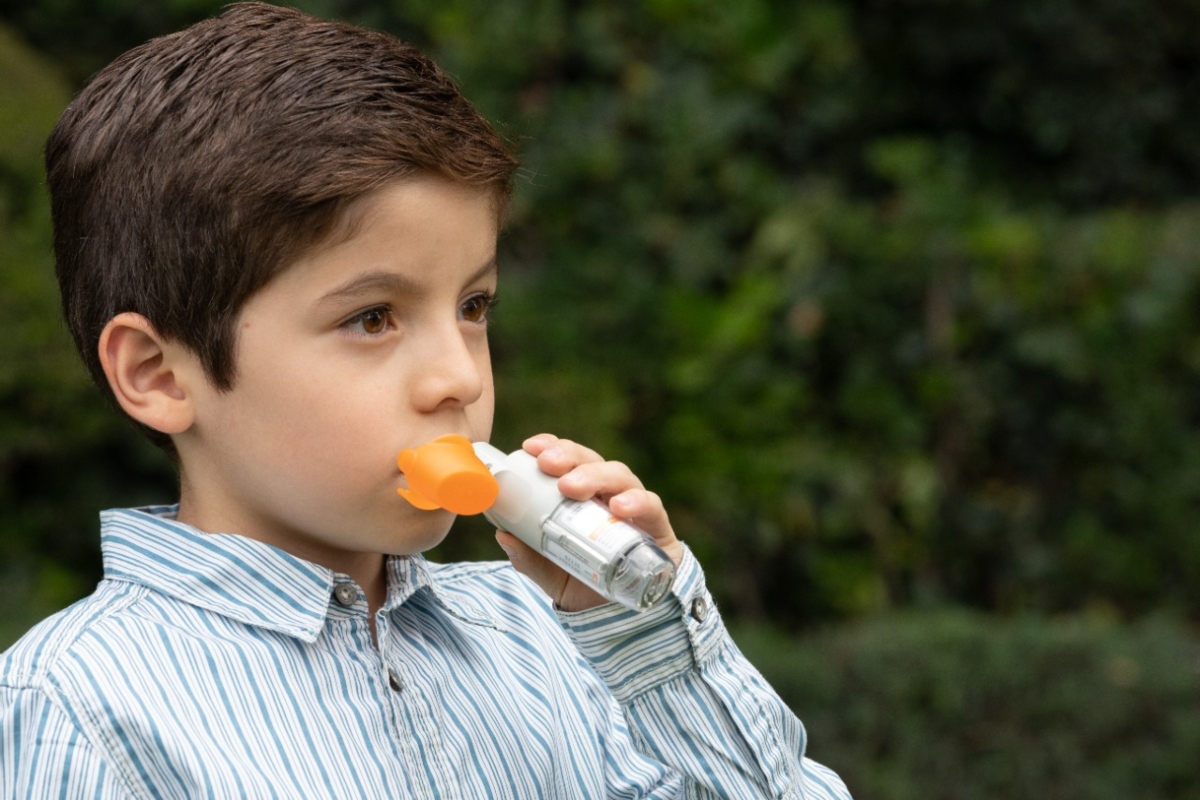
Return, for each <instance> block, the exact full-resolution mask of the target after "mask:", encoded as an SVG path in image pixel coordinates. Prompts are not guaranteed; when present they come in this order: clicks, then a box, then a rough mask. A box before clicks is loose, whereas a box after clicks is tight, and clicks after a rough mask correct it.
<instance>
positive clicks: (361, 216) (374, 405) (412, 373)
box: [175, 178, 498, 573]
mask: <svg viewBox="0 0 1200 800" xmlns="http://www.w3.org/2000/svg"><path fill="white" fill-rule="evenodd" d="M359 202H360V205H359V206H358V207H357V208H355V209H354V211H355V212H356V213H355V216H354V219H355V220H356V224H355V225H354V226H352V231H351V235H350V236H349V238H345V237H344V236H343V237H342V238H341V239H335V241H333V242H331V243H329V244H327V245H324V246H323V247H319V248H317V249H316V250H314V251H313V252H310V253H308V254H307V255H305V256H303V257H302V258H301V259H300V260H298V261H297V262H296V263H294V264H292V265H290V266H288V267H287V268H285V270H284V271H283V272H281V273H280V274H279V275H278V276H276V277H275V278H274V279H272V281H271V282H270V283H268V284H267V286H265V287H264V288H263V289H262V290H260V291H259V292H257V293H256V294H254V295H253V296H252V297H251V298H250V299H249V300H248V301H247V303H246V305H245V308H244V309H243V310H242V312H241V315H240V317H239V320H238V323H237V324H238V331H237V346H236V350H235V363H236V365H237V367H236V374H235V377H234V384H233V389H232V390H230V391H228V392H219V391H217V390H215V389H213V388H212V387H211V386H210V385H207V384H206V385H205V386H202V387H192V388H193V389H195V392H194V397H195V421H194V423H193V425H192V427H191V428H189V429H188V430H187V431H185V432H184V433H183V434H180V435H178V436H176V437H175V439H176V445H177V446H178V449H179V454H180V461H181V465H182V483H183V486H182V496H181V503H180V519H181V520H182V521H185V522H188V523H191V524H193V525H195V526H197V527H199V528H200V529H202V530H206V531H209V532H225V533H239V534H243V535H247V536H251V537H254V538H256V539H260V540H262V541H266V542H268V543H270V544H274V545H276V546H278V547H281V548H282V549H284V550H287V551H288V552H291V553H293V554H295V555H298V556H300V557H302V558H306V559H308V560H311V561H314V562H316V563H320V564H323V565H325V566H328V567H331V568H333V569H336V570H339V571H345V572H350V573H353V572H355V571H356V570H355V568H354V566H355V565H356V564H361V563H362V560H363V559H364V558H369V557H372V556H374V557H378V554H380V553H392V554H409V553H415V552H420V551H423V550H426V549H428V548H430V547H432V546H434V545H436V544H437V543H438V542H439V541H441V539H442V538H443V537H444V536H445V534H446V532H447V530H448V529H449V527H450V523H451V521H452V517H451V515H450V514H449V513H448V512H443V511H435V512H429V511H419V510H417V509H415V508H413V507H412V506H411V505H409V504H408V503H407V502H406V501H405V500H403V499H401V498H400V497H399V496H397V494H396V488H397V487H398V486H402V485H403V483H402V481H403V478H402V476H401V475H400V472H399V469H398V468H397V466H396V455H397V453H399V452H400V450H402V449H404V448H407V447H415V446H417V445H420V444H423V443H425V442H427V441H429V440H430V439H433V438H434V437H437V436H440V435H443V434H447V433H457V434H462V435H464V436H466V437H468V438H470V439H472V440H480V439H486V438H487V437H488V436H489V434H490V431H491V426H492V410H493V401H494V395H493V385H492V373H491V361H490V358H489V354H488V342H487V311H488V306H489V305H490V303H491V300H492V297H493V295H494V293H495V290H496V264H495V256H496V239H497V233H498V231H497V220H496V214H495V210H494V205H493V200H492V196H491V195H490V194H489V193H487V192H484V191H481V190H478V189H475V188H472V187H466V186H462V185H459V184H455V183H451V182H448V181H445V180H441V179H437V178H418V179H412V180H406V181H403V182H398V183H395V184H391V185H389V186H387V187H385V188H384V189H382V190H380V191H378V192H376V193H374V194H372V195H371V196H369V197H367V198H365V199H363V200H362V201H359Z"/></svg>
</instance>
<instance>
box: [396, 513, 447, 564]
mask: <svg viewBox="0 0 1200 800" xmlns="http://www.w3.org/2000/svg"><path fill="white" fill-rule="evenodd" d="M454 519H455V516H454V514H451V513H450V512H449V511H444V510H441V509H439V510H437V511H420V512H417V516H416V518H415V519H410V520H409V521H408V522H407V523H406V524H403V525H402V526H401V528H400V529H399V530H398V531H396V532H395V533H394V535H393V536H391V537H390V539H391V541H389V542H388V544H389V545H390V546H389V547H388V548H386V550H385V554H386V555H392V556H411V555H416V554H417V553H424V552H425V551H426V550H432V549H433V548H435V547H437V546H438V545H439V544H441V543H442V542H443V541H445V539H446V536H447V535H448V534H449V533H450V528H451V526H452V525H453V524H454Z"/></svg>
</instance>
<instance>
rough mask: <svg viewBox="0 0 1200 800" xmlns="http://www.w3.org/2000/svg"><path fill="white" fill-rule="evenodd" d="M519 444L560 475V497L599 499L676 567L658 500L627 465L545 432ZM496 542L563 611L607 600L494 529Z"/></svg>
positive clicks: (675, 547)
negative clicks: (658, 548) (646, 536)
mask: <svg viewBox="0 0 1200 800" xmlns="http://www.w3.org/2000/svg"><path fill="white" fill-rule="evenodd" d="M523 447H524V448H525V452H527V453H529V454H530V455H532V456H535V457H536V458H537V464H538V467H539V468H540V469H541V470H542V472H545V473H546V474H547V475H553V476H555V477H557V478H559V481H558V490H559V491H560V492H562V493H563V495H564V496H566V497H569V498H571V499H573V500H588V499H590V498H592V497H596V498H599V499H600V500H603V501H604V502H605V503H607V504H608V507H609V508H610V509H611V510H612V512H613V513H614V514H616V515H617V516H618V517H621V518H622V519H625V520H628V521H629V522H632V523H633V524H634V525H637V526H638V527H639V528H641V529H642V530H644V531H645V532H646V533H648V534H650V536H652V537H653V538H654V542H655V544H657V545H658V546H659V547H661V548H662V549H663V551H664V552H665V553H666V554H667V555H668V556H670V558H671V560H672V561H674V562H675V565H676V566H678V565H679V561H680V559H682V558H683V545H681V544H680V542H679V540H678V539H676V538H675V531H674V530H672V529H671V521H670V520H669V519H667V512H666V510H665V509H664V508H663V504H662V500H661V499H659V496H658V495H656V494H655V493H654V492H650V491H647V490H646V488H645V487H644V486H642V482H641V481H640V480H638V478H637V476H636V475H634V474H633V473H632V472H631V471H630V470H629V467H627V466H625V465H624V464H622V463H620V462H619V461H605V460H604V459H603V458H601V457H600V455H599V454H598V453H596V452H595V451H594V450H590V449H588V448H586V447H584V446H583V445H580V444H576V443H575V442H572V441H570V440H568V439H559V438H558V437H557V436H553V435H551V434H548V433H540V434H538V435H537V436H531V437H530V438H528V439H526V440H525V442H524V444H523ZM496 541H497V542H499V543H500V546H501V547H503V548H504V551H505V552H506V553H507V554H508V557H509V560H510V561H512V564H513V566H514V567H515V568H516V570H517V571H518V572H520V573H523V574H524V575H527V576H528V577H529V578H530V579H531V580H533V582H534V583H536V584H537V585H538V586H540V587H542V590H543V591H544V592H546V594H548V595H550V597H551V598H553V599H554V602H555V603H556V604H557V606H558V607H559V608H560V609H562V610H563V611H583V610H585V609H588V608H592V607H593V606H598V605H601V604H603V603H607V602H608V601H607V600H606V599H605V598H603V597H601V596H600V595H599V594H597V593H596V592H594V591H593V590H592V588H591V587H589V586H588V585H587V584H585V583H583V582H582V581H579V580H576V579H575V578H574V577H572V576H571V575H570V574H569V573H567V572H566V571H565V570H563V569H562V568H561V567H559V566H558V565H556V564H554V563H553V562H551V561H550V560H549V559H548V558H546V557H545V556H543V555H541V554H540V553H538V552H536V551H535V550H533V549H532V548H530V547H529V546H528V545H526V544H525V543H524V542H522V541H521V540H520V539H518V538H517V537H515V536H513V535H512V534H511V533H506V532H504V531H497V532H496Z"/></svg>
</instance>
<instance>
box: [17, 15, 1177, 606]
mask: <svg viewBox="0 0 1200 800" xmlns="http://www.w3.org/2000/svg"><path fill="white" fill-rule="evenodd" d="M297 4H298V5H300V6H301V7H303V8H306V9H309V10H312V11H315V12H317V13H320V14H324V15H329V16H341V17H344V18H347V19H351V20H354V21H359V22H364V23H366V24H370V25H374V26H378V27H384V28H388V29H390V30H393V31H395V32H397V33H398V34H400V35H402V36H405V37H406V38H409V39H411V40H413V41H415V42H416V43H418V44H419V45H421V46H423V47H424V48H425V49H427V50H428V51H429V52H430V53H431V54H432V55H434V56H435V58H437V59H438V60H439V61H440V62H441V63H442V64H443V65H444V66H446V67H447V68H448V69H449V70H450V71H451V72H452V73H453V74H455V75H456V76H457V77H458V79H459V80H460V82H461V83H462V84H463V86H464V88H465V90H466V92H467V94H468V95H469V96H471V97H472V98H474V99H475V100H476V101H477V103H478V104H479V105H480V107H481V108H482V109H483V110H484V111H485V113H487V114H488V115H489V116H490V117H491V118H492V119H494V120H496V121H497V123H498V124H499V126H500V128H501V129H502V130H503V131H504V132H505V133H506V134H507V135H509V136H510V137H512V138H513V139H514V140H517V141H518V142H519V144H520V147H521V150H522V154H523V158H524V163H525V168H524V171H523V174H522V180H521V182H520V187H519V190H518V197H517V200H516V204H515V208H514V211H513V218H512V222H511V225H510V227H509V230H508V232H507V234H506V236H505V238H504V240H503V242H502V246H503V248H504V253H503V255H502V264H503V267H502V273H503V285H502V294H503V298H504V303H503V305H502V307H501V309H500V313H499V314H498V316H497V322H496V326H495V329H494V330H495V333H494V352H495V362H496V370H497V385H498V390H499V408H498V423H497V429H496V436H495V439H496V441H497V442H498V443H499V444H501V445H502V446H510V447H511V446H516V444H517V443H518V442H519V440H520V439H521V438H522V437H523V436H524V435H526V434H528V433H530V432H533V431H535V430H540V429H551V430H555V431H557V432H560V433H562V434H564V435H568V436H572V437H575V438H578V439H581V440H583V441H586V442H588V443H590V444H592V445H594V446H595V447H597V448H598V449H600V450H601V451H602V452H604V453H605V454H607V455H609V456H610V457H615V458H620V459H622V460H625V461H627V462H628V463H630V464H631V465H632V466H633V467H634V469H635V470H636V471H637V472H638V473H639V474H640V475H641V476H642V477H643V478H644V479H645V481H646V483H647V484H648V485H649V486H651V487H652V488H654V489H656V490H657V491H659V492H660V493H661V494H662V495H663V496H664V498H665V500H666V502H667V505H668V507H669V508H670V509H671V511H672V514H673V519H674V520H675V522H676V525H677V527H678V529H679V531H680V533H681V535H682V536H683V537H684V538H685V539H687V540H688V541H689V543H691V544H692V546H693V547H694V548H695V549H696V550H697V551H698V553H699V554H700V556H701V558H702V559H703V560H704V561H705V563H707V564H708V565H709V566H710V569H709V577H710V581H711V583H712V584H713V586H714V588H715V590H716V591H717V593H718V596H719V597H720V599H721V600H722V602H723V603H724V604H725V607H726V608H727V609H729V610H730V612H731V613H732V614H734V615H736V616H741V617H745V618H758V619H769V620H771V621H774V622H776V623H779V624H781V625H786V626H790V627H798V626H801V625H805V624H811V623H815V622H819V621H821V620H829V619H839V618H846V617H855V616H858V615H864V614H871V613H875V612H879V611H882V610H886V609H892V608H927V607H937V606H940V605H943V604H959V605H968V606H972V607H976V608H980V609H990V610H1003V611H1018V610H1046V611H1059V610H1070V609H1080V608H1109V609H1114V610H1116V611H1118V612H1120V613H1124V614H1129V615H1138V614H1142V613H1145V612H1148V611H1150V610H1152V609H1155V608H1161V607H1167V608H1171V609H1174V610H1176V611H1178V612H1180V613H1182V614H1186V615H1190V616H1191V617H1192V618H1198V617H1200V534H1198V533H1197V527H1196V525H1195V520H1196V518H1197V511H1198V510H1200V426H1197V424H1196V421H1197V420H1196V411H1195V410H1194V409H1195V408H1196V406H1195V403H1194V402H1193V400H1192V398H1193V397H1195V396H1196V395H1197V390H1198V389H1200V381H1198V378H1200V321H1198V320H1197V318H1196V314H1195V313H1194V310H1195V309H1196V307H1197V300H1198V299H1200V276H1198V274H1197V273H1198V270H1200V237H1198V236H1197V235H1196V233H1195V232H1196V231H1197V229H1198V224H1200V205H1198V204H1197V203H1196V198H1195V192H1194V188H1195V186H1196V185H1197V184H1196V182H1197V179H1198V178H1200V113H1197V111H1198V110H1200V109H1198V108H1197V106H1198V104H1200V69H1196V68H1195V67H1196V66H1198V65H1197V63H1196V62H1197V59H1198V55H1197V51H1196V49H1195V47H1194V42H1195V41H1196V40H1197V39H1200V8H1198V7H1197V6H1196V5H1195V4H1194V3H1189V2H1184V1H1183V0H1153V2H1146V3H1141V4H1137V6H1136V8H1135V7H1134V6H1131V5H1130V4H1128V3H1127V2H1123V0H1093V1H1092V2H1084V0H1063V2H1058V3H1054V4H1049V5H1047V4H1045V3H1042V2H1037V1H1036V0H1011V1H1010V2H1001V0H988V1H981V2H975V3H953V2H949V1H948V0H939V1H938V2H920V3H918V2H915V1H914V0H840V1H839V0H813V2H806V3H799V4H797V3H791V2H782V0H780V1H779V2H772V1H770V0H748V1H747V2H741V3H736V4H728V3H714V2H711V0H638V1H637V2H634V1H633V0H628V2H605V3H599V2H592V3H566V2H562V0H549V1H548V2H547V1H545V0H541V1H539V2H536V3H535V2H531V0H512V2H505V3H494V2H484V1H483V0H459V1H458V2H443V0H436V1H435V0H406V1H405V2H398V1H397V2H378V1H377V0H370V2H368V0H306V2H298V3H297ZM220 5H221V2H219V0H171V2H164V3H155V4H146V3H137V2H133V0H107V2H105V3H90V2H85V0H41V2H33V3H30V2H24V1H23V0H20V1H19V0H0V19H3V20H7V21H8V22H9V23H10V24H11V25H13V26H14V27H15V28H17V29H19V30H20V32H21V36H22V37H24V38H25V39H27V40H28V41H30V42H33V43H34V44H35V45H36V47H37V48H38V50H39V51H40V52H43V53H46V54H49V55H48V56H47V57H39V56H36V55H34V54H33V53H32V52H31V51H30V50H29V49H28V48H27V47H25V46H24V45H21V44H20V43H19V42H18V40H17V39H16V38H14V37H12V36H6V38H4V39H3V40H2V41H0V47H2V48H3V49H4V51H5V56H4V60H3V61H0V69H2V70H3V72H2V73H0V74H2V76H3V80H0V85H2V86H3V91H4V92H5V93H6V94H5V96H4V97H3V98H0V108H2V110H0V142H3V150H2V151H0V192H2V193H3V194H2V195H0V248H3V253H2V255H3V259H2V262H0V264H2V265H0V281H2V282H0V287H2V292H3V294H2V295H0V307H2V308H0V310H2V311H3V313H0V564H2V565H3V566H2V567H0V571H2V573H3V574H2V575H0V609H6V610H4V611H0V615H3V614H13V613H18V614H20V615H22V616H21V619H25V618H26V617H36V616H40V614H41V613H42V612H44V611H45V610H47V609H50V608H53V607H56V606H57V605H58V604H61V603H62V602H65V600H66V599H68V598H69V597H72V596H75V595H77V594H78V593H80V592H82V591H84V590H85V589H86V587H87V586H88V585H89V584H90V582H91V581H93V580H94V579H95V577H96V575H97V574H98V570H99V567H98V561H97V554H96V545H95V521H94V520H95V517H94V512H95V510H96V509H97V508H98V507H101V506H107V505H118V504H124V503H130V502H141V501H143V500H150V499H154V500H164V499H169V498H170V496H171V494H172V491H173V488H172V485H173V484H172V476H171V474H170V471H169V469H168V468H167V467H166V463H165V461H163V460H162V459H160V458H158V457H157V456H156V455H155V454H154V453H153V452H151V451H150V450H149V449H148V448H147V447H145V446H144V445H142V444H141V443H140V442H139V441H138V440H137V439H136V438H134V437H132V436H131V435H130V434H129V431H128V430H127V429H126V427H125V426H124V425H123V424H122V423H120V422H119V421H118V420H117V419H116V418H115V416H114V415H112V414H111V413H109V412H108V411H107V410H106V409H104V408H103V407H101V405H100V404H99V402H98V401H97V400H96V398H95V396H94V395H93V394H92V393H91V392H90V391H89V390H88V389H87V387H86V386H85V385H84V381H83V372H82V370H81V369H80V368H79V367H77V366H76V365H75V364H74V362H73V361H72V357H71V356H70V354H69V351H68V349H67V345H66V339H65V336H64V335H63V333H62V331H61V330H60V329H59V327H58V326H57V323H52V322H51V321H50V320H51V319H53V317H54V307H55V305H56V301H55V299H54V295H53V284H52V281H51V280H50V257H49V252H48V248H49V245H48V242H49V232H48V221H47V215H46V203H45V199H44V196H43V193H42V189H41V186H40V160H39V158H38V152H37V151H38V146H39V145H38V142H39V141H40V139H41V136H42V135H43V133H44V131H45V130H47V129H48V128H49V126H50V125H51V124H52V121H53V119H54V117H55V114H56V113H57V111H58V109H60V108H61V107H62V105H63V104H64V103H65V102H66V98H67V96H68V93H69V88H73V87H74V86H76V85H78V83H79V82H80V81H82V80H83V79H84V78H85V77H86V76H87V75H88V74H89V73H90V72H91V71H92V70H94V69H96V68H97V67H98V66H99V65H101V64H103V63H105V62H106V61H107V60H108V59H110V58H111V57H113V56H115V55H116V54H117V53H119V52H120V51H121V50H123V49H125V48H126V47H128V46H131V45H133V44H136V43H137V42H139V41H141V40H142V39H144V38H146V37H148V36H151V35H154V34H156V33H161V32H163V31H165V30H169V29H172V28H175V27H178V26H179V25H182V24H185V23H187V22H189V21H192V20H193V19H196V18H199V17H202V16H205V15H207V14H210V13H214V12H215V11H216V10H217V9H218V8H219V6H220ZM58 76H65V77H58ZM14 109H15V111H14ZM437 555H438V556H439V557H448V558H459V557H494V547H493V546H492V543H491V540H490V537H489V536H487V535H484V534H483V533H482V532H481V531H480V526H477V525H476V524H475V523H473V522H470V521H467V522H466V523H465V524H464V526H463V528H462V530H461V531H460V533H458V534H456V535H453V536H452V537H451V538H450V539H449V540H448V541H447V542H446V544H445V545H443V546H442V547H441V548H439V552H438V553H437ZM8 609H20V611H17V612H14V611H11V610H8ZM0 619H3V617H0ZM12 627H19V623H16V622H14V623H12Z"/></svg>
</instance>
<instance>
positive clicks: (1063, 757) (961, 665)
mask: <svg viewBox="0 0 1200 800" xmlns="http://www.w3.org/2000/svg"><path fill="white" fill-rule="evenodd" d="M735 636H736V639H737V641H738V643H739V645H740V646H741V648H742V649H743V651H744V652H745V653H746V654H747V656H748V657H750V659H751V660H752V661H753V662H754V663H755V664H756V665H757V666H758V667H759V669H760V671H761V672H762V673H763V675H764V676H765V677H766V678H767V680H768V681H770V683H771V684H772V686H774V687H775V688H776V690H777V691H778V692H779V693H780V696H781V697H783V698H784V700H785V701H787V702H788V704H789V705H790V706H791V707H792V708H793V709H794V710H795V711H796V713H797V714H798V715H799V716H800V718H801V719H802V720H804V723H805V728H806V730H807V732H808V735H809V740H810V743H811V744H810V747H809V750H808V755H809V756H810V757H812V758H814V759H816V760H817V761H820V762H821V763H824V764H827V765H829V766H830V767H831V768H833V769H835V770H836V771H837V772H838V773H839V774H840V775H841V776H842V777H843V779H844V780H845V781H846V783H847V785H848V786H849V788H850V790H851V792H852V793H854V795H855V796H856V797H870V798H873V799H874V800H910V799H911V800H916V799H917V798H922V800H925V799H926V798H932V799H933V800H971V799H972V798H980V800H983V799H984V798H987V799H989V800H990V798H997V797H1004V798H1055V799H1056V800H1073V799H1074V798H1078V799H1079V800H1084V798H1086V800H1106V799H1107V798H1112V800H1118V798H1120V799H1123V798H1129V797H1137V798H1144V800H1154V799H1156V798H1162V800H1167V798H1170V800H1189V798H1190V799H1191V800H1194V799H1195V798H1198V797H1200V765H1198V764H1197V761H1196V752H1197V751H1198V749H1200V661H1198V660H1197V655H1198V654H1200V649H1198V647H1200V642H1198V641H1197V638H1196V636H1195V633H1194V632H1192V631H1189V630H1188V629H1186V628H1185V627H1183V626H1181V625H1179V624H1178V623H1174V622H1170V621H1168V620H1163V619H1157V620H1149V621H1147V622H1145V623H1143V624H1140V625H1138V626H1135V627H1132V628H1128V627H1121V626H1118V625H1114V624H1112V623H1111V622H1106V621H1104V620H1103V619H1100V618H1096V619H1087V618H1078V617H1076V618H1069V619H1063V620H1054V621H1051V620H1046V619H1038V618H1030V617H1018V618H1016V619H1014V620H1010V621H998V620H997V619H995V618H988V617H982V616H979V615H975V614H964V613H959V612H942V613H926V614H922V615H917V616H913V615H901V616H883V617H880V618H877V619H875V620H872V621H871V622H868V623H864V624H858V625H853V626H847V627H843V628H841V629H839V630H837V631H834V632H830V633H823V634H819V635H808V636H805V637H801V638H787V637H784V636H781V635H779V634H778V633H772V632H771V631H769V630H767V629H762V628H757V629H756V628H749V629H743V630H738V631H736V632H735Z"/></svg>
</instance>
